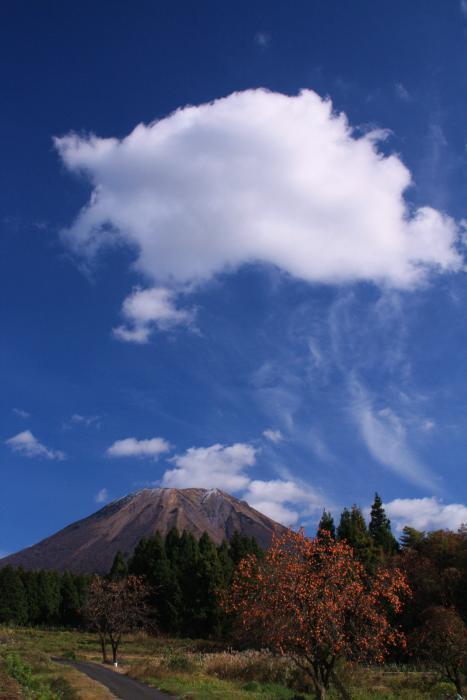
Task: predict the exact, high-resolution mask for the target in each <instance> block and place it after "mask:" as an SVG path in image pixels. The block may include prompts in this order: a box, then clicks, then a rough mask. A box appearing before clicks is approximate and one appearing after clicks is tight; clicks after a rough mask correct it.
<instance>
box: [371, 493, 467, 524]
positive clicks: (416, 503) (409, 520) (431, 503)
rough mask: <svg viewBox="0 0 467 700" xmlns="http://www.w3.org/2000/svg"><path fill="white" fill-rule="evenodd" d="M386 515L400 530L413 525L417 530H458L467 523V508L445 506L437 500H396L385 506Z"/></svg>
mask: <svg viewBox="0 0 467 700" xmlns="http://www.w3.org/2000/svg"><path fill="white" fill-rule="evenodd" d="M384 508H385V510H386V513H387V514H388V516H389V517H390V518H391V520H393V521H394V522H395V523H396V527H397V529H398V530H402V528H403V527H404V526H405V525H411V526H412V527H415V528H416V529H417V530H439V529H448V530H457V529H458V528H459V527H460V526H461V525H462V524H463V523H467V507H466V506H465V505H462V504H461V503H449V504H445V503H442V501H439V500H438V499H437V498H434V497H431V498H428V497H426V498H396V499H394V500H393V501H390V502H389V503H385V504H384Z"/></svg>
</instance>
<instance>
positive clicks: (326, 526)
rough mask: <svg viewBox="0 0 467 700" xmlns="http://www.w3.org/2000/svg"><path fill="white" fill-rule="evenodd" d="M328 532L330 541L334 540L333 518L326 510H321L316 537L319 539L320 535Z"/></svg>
mask: <svg viewBox="0 0 467 700" xmlns="http://www.w3.org/2000/svg"><path fill="white" fill-rule="evenodd" d="M324 532H328V533H329V534H330V535H331V537H332V539H333V540H335V539H336V526H335V525H334V518H333V517H332V515H331V513H329V511H327V510H323V515H322V516H321V520H320V521H319V525H318V531H317V533H316V536H317V537H320V536H321V534H322V533H324Z"/></svg>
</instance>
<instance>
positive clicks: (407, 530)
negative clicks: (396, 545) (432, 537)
mask: <svg viewBox="0 0 467 700" xmlns="http://www.w3.org/2000/svg"><path fill="white" fill-rule="evenodd" d="M424 540H425V533H424V532H422V531H421V530H416V529H415V528H414V527H410V526H409V525H406V526H405V527H404V528H403V529H402V535H401V538H400V541H401V546H402V548H403V549H417V550H418V549H419V547H420V545H421V544H422V543H423V541H424Z"/></svg>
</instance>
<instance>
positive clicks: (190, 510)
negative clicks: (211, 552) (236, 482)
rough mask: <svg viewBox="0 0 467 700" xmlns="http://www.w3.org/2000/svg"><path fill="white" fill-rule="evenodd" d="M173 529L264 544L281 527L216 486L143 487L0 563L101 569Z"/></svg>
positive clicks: (219, 539) (85, 570)
mask: <svg viewBox="0 0 467 700" xmlns="http://www.w3.org/2000/svg"><path fill="white" fill-rule="evenodd" d="M172 527H176V528H178V530H179V531H180V532H182V531H183V530H187V531H189V532H191V533H192V534H193V535H194V536H195V537H197V538H199V537H201V535H202V534H203V532H207V533H208V535H209V536H210V537H211V538H212V539H213V540H214V541H215V542H216V543H217V544H220V543H221V542H222V540H224V539H227V540H228V539H230V538H231V537H232V535H233V533H234V532H235V531H236V530H238V532H240V534H242V535H246V536H248V537H255V539H256V540H257V541H258V543H259V544H260V545H261V546H262V547H267V546H268V545H269V543H270V541H271V538H272V535H273V534H274V533H279V532H282V531H283V530H284V529H285V528H284V527H283V526H282V525H279V524H278V523H275V522H274V521H273V520H271V519H270V518H268V517H267V516H265V515H263V514H262V513H259V512H258V511H257V510H255V509H254V508H251V506H249V505H248V504H247V503H246V502H245V501H240V500H239V499H238V498H235V497H234V496H231V495H230V494H228V493H225V492H224V491H221V490H220V489H217V488H214V489H205V488H188V489H175V488H145V489H141V490H140V491H135V492H134V493H130V494H128V495H127V496H123V497H122V498H119V499H117V500H115V501H112V502H111V503H108V504H107V505H105V506H104V507H103V508H101V509H100V510H98V511H97V512H96V513H93V514H92V515H90V516H88V517H87V518H84V519H83V520H78V521H77V522H75V523H72V524H71V525H68V526H67V527H65V528H64V529H63V530H60V531H59V532H57V533H56V534H54V535H51V536H50V537H48V538H46V539H45V540H42V541H41V542H39V543H38V544H36V545H33V546H32V547H28V548H27V549H24V550H22V551H20V552H17V553H16V554H12V555H10V556H9V557H6V558H5V559H2V560H1V562H0V566H5V565H8V564H10V565H12V566H22V567H24V568H25V569H56V570H60V571H63V570H66V569H68V570H69V571H73V572H75V573H94V572H95V573H106V572H107V571H109V569H110V567H111V565H112V562H113V559H114V557H115V554H116V553H117V551H119V550H120V551H121V552H123V554H124V555H125V556H127V557H129V556H131V554H132V552H133V550H134V548H135V547H136V545H137V544H138V542H139V540H140V539H141V538H142V537H150V536H151V535H153V534H154V533H155V532H156V531H159V532H160V533H161V534H162V535H166V534H167V532H168V531H169V530H170V529H171V528H172Z"/></svg>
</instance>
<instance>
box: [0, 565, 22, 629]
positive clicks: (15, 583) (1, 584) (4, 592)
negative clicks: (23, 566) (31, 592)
mask: <svg viewBox="0 0 467 700" xmlns="http://www.w3.org/2000/svg"><path fill="white" fill-rule="evenodd" d="M0 622H6V623H7V624H11V623H13V624H17V625H25V624H26V623H27V622H28V599H27V595H26V590H25V588H24V585H23V581H22V579H21V576H20V572H19V571H18V569H13V568H12V567H11V566H6V567H5V568H4V569H0Z"/></svg>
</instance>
